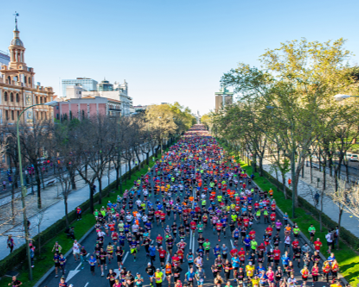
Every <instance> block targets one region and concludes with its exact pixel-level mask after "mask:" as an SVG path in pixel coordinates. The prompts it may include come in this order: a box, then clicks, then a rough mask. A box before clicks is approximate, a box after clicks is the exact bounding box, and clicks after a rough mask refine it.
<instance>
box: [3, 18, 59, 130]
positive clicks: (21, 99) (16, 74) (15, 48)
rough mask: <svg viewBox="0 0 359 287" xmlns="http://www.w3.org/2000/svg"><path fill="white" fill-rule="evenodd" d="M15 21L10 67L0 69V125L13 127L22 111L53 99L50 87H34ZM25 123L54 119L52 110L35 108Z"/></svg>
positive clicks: (44, 107) (48, 107)
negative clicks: (11, 125) (8, 124)
mask: <svg viewBox="0 0 359 287" xmlns="http://www.w3.org/2000/svg"><path fill="white" fill-rule="evenodd" d="M19 34H20V31H19V30H18V27H17V19H16V18H15V30H14V38H13V39H12V41H11V43H10V47H9V52H10V63H9V65H2V66H1V69H0V124H3V123H5V122H9V123H11V122H12V123H15V122H16V120H17V119H18V117H19V115H20V113H21V111H22V110H24V109H25V108H26V107H28V106H31V105H33V104H40V103H47V102H50V101H52V100H53V99H54V97H55V96H54V92H53V89H52V88H51V87H42V86H40V84H38V85H35V78H34V76H35V72H34V69H33V68H31V67H28V66H27V65H26V63H25V50H26V49H25V47H24V44H23V42H22V41H21V39H20V37H19ZM24 119H25V122H26V123H27V124H32V123H34V122H35V121H37V120H43V119H53V108H52V107H50V106H37V107H34V108H31V109H29V110H27V111H26V112H25V115H24Z"/></svg>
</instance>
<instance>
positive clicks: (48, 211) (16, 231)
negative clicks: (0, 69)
mask: <svg viewBox="0 0 359 287" xmlns="http://www.w3.org/2000/svg"><path fill="white" fill-rule="evenodd" d="M150 156H152V152H151V153H150ZM145 158H146V156H145V155H141V156H140V159H141V161H143V160H144V159H145ZM134 166H135V165H133V167H134ZM121 171H122V174H124V173H125V172H126V171H127V169H126V165H125V164H123V165H122V166H121ZM115 179H116V170H114V169H113V170H112V171H111V172H110V183H111V182H113V181H114V180H115ZM108 182H109V179H108V176H107V172H106V173H105V175H104V176H103V177H102V189H104V188H105V187H107V186H108ZM76 185H77V189H76V190H74V191H72V192H71V193H70V195H69V197H68V210H69V212H71V211H72V210H75V209H76V207H77V206H79V205H80V204H81V203H83V202H85V201H86V200H88V199H89V188H88V185H87V184H86V183H85V182H84V181H83V180H82V179H80V178H79V176H77V177H76ZM95 185H96V186H97V188H98V184H97V183H95ZM96 192H98V191H96ZM60 193H61V187H60V186H58V184H55V185H53V186H51V187H48V188H46V189H45V190H43V191H42V203H43V209H42V210H41V211H40V212H39V210H38V209H37V196H36V192H35V195H28V196H27V197H26V204H27V215H28V218H29V220H30V222H31V225H30V234H31V236H32V237H33V236H36V235H37V234H38V222H39V218H40V217H41V216H42V215H39V214H43V220H42V222H41V226H40V227H41V228H40V232H41V231H43V230H45V229H46V228H48V227H50V226H51V225H52V224H54V223H55V222H56V221H58V220H59V219H60V218H62V217H64V216H65V207H64V202H63V199H62V197H61V196H59V194H60ZM16 204H17V205H18V206H20V205H21V202H20V201H18V202H17V203H16ZM2 208H4V207H2ZM7 209H8V210H6V211H5V212H7V213H5V214H9V215H10V214H11V211H10V206H8V207H7ZM23 233H24V226H23V224H22V213H21V212H19V214H18V215H17V216H16V223H15V225H14V226H9V225H7V226H1V227H0V234H3V235H5V236H1V237H0V246H2V247H3V248H1V249H0V260H2V259H4V258H5V257H6V256H7V255H9V253H10V251H9V249H8V248H6V246H7V244H6V241H7V235H8V234H12V235H13V238H14V242H15V247H14V249H17V248H19V247H20V246H22V245H23V244H24V243H25V240H24V239H23V238H21V237H16V236H23Z"/></svg>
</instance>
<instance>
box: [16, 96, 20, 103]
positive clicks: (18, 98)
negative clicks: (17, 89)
mask: <svg viewBox="0 0 359 287" xmlns="http://www.w3.org/2000/svg"><path fill="white" fill-rule="evenodd" d="M16 102H17V103H18V102H20V97H19V94H16Z"/></svg>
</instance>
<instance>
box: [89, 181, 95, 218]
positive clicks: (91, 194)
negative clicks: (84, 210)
mask: <svg viewBox="0 0 359 287" xmlns="http://www.w3.org/2000/svg"><path fill="white" fill-rule="evenodd" d="M89 187H90V208H91V213H93V212H94V202H93V193H94V190H93V184H92V183H89Z"/></svg>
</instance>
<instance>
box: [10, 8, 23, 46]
mask: <svg viewBox="0 0 359 287" xmlns="http://www.w3.org/2000/svg"><path fill="white" fill-rule="evenodd" d="M14 16H15V30H14V38H13V39H12V41H11V44H10V45H11V46H20V47H24V44H23V43H22V41H21V40H20V37H19V34H20V31H19V29H18V28H17V17H19V16H20V15H19V13H17V12H16V11H15V14H14Z"/></svg>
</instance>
